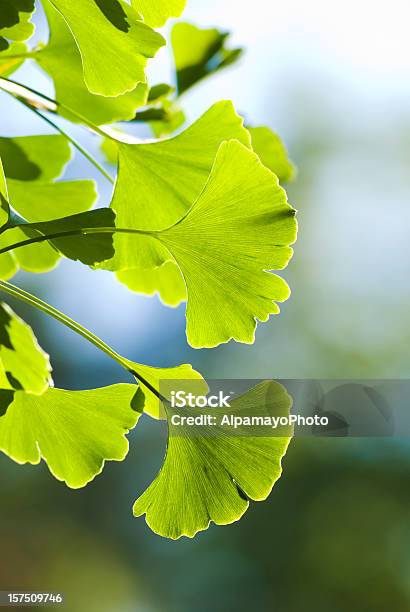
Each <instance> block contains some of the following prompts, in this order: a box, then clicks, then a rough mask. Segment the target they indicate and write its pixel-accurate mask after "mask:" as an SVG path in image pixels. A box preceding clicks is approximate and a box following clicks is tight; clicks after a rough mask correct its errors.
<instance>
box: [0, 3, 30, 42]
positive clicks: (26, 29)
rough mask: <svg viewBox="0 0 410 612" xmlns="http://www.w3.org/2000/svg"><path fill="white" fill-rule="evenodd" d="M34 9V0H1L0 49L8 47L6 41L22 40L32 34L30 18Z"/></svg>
mask: <svg viewBox="0 0 410 612" xmlns="http://www.w3.org/2000/svg"><path fill="white" fill-rule="evenodd" d="M34 9H35V1H34V0H2V3H1V10H0V51H3V50H5V49H8V48H9V44H10V43H9V42H8V41H23V40H27V39H28V38H30V36H32V34H33V32H34V25H33V24H32V23H30V19H31V17H32V14H33V13H34Z"/></svg>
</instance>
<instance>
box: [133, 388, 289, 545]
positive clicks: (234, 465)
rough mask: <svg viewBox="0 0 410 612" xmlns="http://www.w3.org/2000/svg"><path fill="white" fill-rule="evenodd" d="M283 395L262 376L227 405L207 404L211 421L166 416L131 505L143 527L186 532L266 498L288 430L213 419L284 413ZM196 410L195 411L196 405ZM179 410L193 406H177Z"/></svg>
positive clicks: (228, 518) (230, 518)
mask: <svg viewBox="0 0 410 612" xmlns="http://www.w3.org/2000/svg"><path fill="white" fill-rule="evenodd" d="M291 403H292V401H291V398H290V397H289V395H288V394H287V392H286V390H285V389H284V388H283V387H282V386H281V385H279V384H278V383H276V382H274V381H267V382H264V383H261V384H259V385H258V386H256V387H255V388H254V389H251V390H250V391H248V392H247V393H246V394H244V395H243V396H241V397H239V398H237V399H235V400H234V401H232V403H231V407H230V408H229V409H219V408H217V409H213V410H208V414H210V415H213V416H214V417H215V420H216V424H215V425H214V426H213V425H210V426H209V427H206V426H204V427H203V428H200V427H197V428H190V427H188V426H187V427H185V428H184V427H183V426H182V427H181V426H174V425H173V424H172V421H171V419H170V418H168V429H169V433H168V446H167V451H166V456H165V460H164V464H163V466H162V468H161V471H160V472H159V474H158V476H157V477H156V478H155V480H154V481H153V483H152V484H151V485H150V486H149V487H148V489H147V490H146V491H145V493H143V494H142V495H141V497H140V498H139V499H138V500H137V501H136V502H135V504H134V509H133V510H134V515H135V516H141V515H143V514H145V515H146V522H147V524H148V526H149V527H150V528H151V529H152V530H153V531H154V532H155V533H157V534H159V535H161V536H164V537H166V538H172V539H178V538H180V537H181V536H187V537H193V536H194V535H195V534H196V533H198V532H199V531H203V530H205V529H207V528H208V527H209V525H210V523H211V522H213V523H216V524H217V525H227V524H230V523H233V522H235V521H237V520H239V519H240V518H241V516H242V515H243V514H244V512H246V510H247V509H248V507H249V500H254V501H262V500H264V499H266V498H267V497H268V495H269V493H270V492H271V490H272V487H273V485H274V484H275V482H276V481H277V480H278V479H279V477H280V475H281V472H282V467H281V462H282V459H283V456H284V455H285V453H286V450H287V448H288V445H289V442H290V439H291V436H292V429H291V427H289V426H288V427H284V428H282V430H281V432H280V437H279V436H278V435H274V434H273V433H272V434H271V435H267V436H266V437H263V436H258V434H257V433H256V431H255V430H251V432H249V429H248V430H246V428H245V427H239V428H238V429H236V430H235V431H231V430H230V429H229V428H228V427H227V426H226V425H221V420H222V417H223V416H224V414H226V415H230V416H236V417H240V416H241V414H242V413H243V412H245V413H246V414H249V413H252V414H253V415H255V416H276V417H287V416H288V415H289V411H290V407H291ZM202 412H203V411H202ZM183 414H184V416H191V415H192V416H199V415H200V411H198V410H195V409H189V408H185V409H184V412H183Z"/></svg>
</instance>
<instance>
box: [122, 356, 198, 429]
mask: <svg viewBox="0 0 410 612" xmlns="http://www.w3.org/2000/svg"><path fill="white" fill-rule="evenodd" d="M124 364H126V366H127V368H128V370H129V371H130V372H131V373H132V374H133V375H134V376H135V378H136V379H137V381H138V382H139V384H140V388H141V391H142V392H143V394H144V396H145V403H144V412H146V413H147V414H149V415H150V416H151V417H153V418H154V419H159V418H161V419H164V418H166V413H165V409H164V403H163V402H164V400H166V401H169V400H170V395H169V393H168V388H169V383H170V381H171V382H172V381H177V385H178V389H180V390H183V391H185V392H186V393H189V392H195V393H200V392H202V393H203V394H205V393H206V392H207V390H208V385H207V383H206V382H205V381H204V379H203V377H202V375H201V374H200V373H199V372H197V371H196V370H194V369H193V367H192V366H191V364H187V363H184V364H182V365H180V366H176V367H175V368H154V367H152V366H147V365H143V364H141V363H135V362H134V361H129V360H127V359H124ZM164 383H168V384H167V385H166V387H167V388H166V390H164ZM161 391H162V394H161ZM164 393H165V395H164Z"/></svg>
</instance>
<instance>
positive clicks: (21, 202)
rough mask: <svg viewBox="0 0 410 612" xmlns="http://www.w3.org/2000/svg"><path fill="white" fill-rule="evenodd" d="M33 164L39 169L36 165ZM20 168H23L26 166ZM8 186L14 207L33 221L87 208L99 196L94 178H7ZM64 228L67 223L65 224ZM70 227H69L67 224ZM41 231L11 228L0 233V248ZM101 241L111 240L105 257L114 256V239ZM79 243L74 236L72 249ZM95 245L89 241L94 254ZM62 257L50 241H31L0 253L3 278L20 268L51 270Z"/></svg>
mask: <svg viewBox="0 0 410 612" xmlns="http://www.w3.org/2000/svg"><path fill="white" fill-rule="evenodd" d="M34 167H35V168H36V167H37V166H34ZM21 168H22V171H23V168H24V165H22V166H21ZM50 169H51V166H50V167H48V172H50ZM55 171H57V166H55ZM8 187H9V192H10V201H11V202H12V204H13V207H14V209H15V210H17V212H18V213H19V214H20V215H22V217H23V218H25V219H26V220H27V221H29V222H32V223H35V222H39V221H47V220H53V219H55V218H56V217H57V218H59V217H64V216H65V215H67V216H69V215H74V214H76V213H79V212H81V211H86V210H88V209H89V208H91V206H92V205H93V203H94V202H95V199H96V197H97V192H96V189H95V184H94V183H93V181H63V182H59V183H43V182H41V181H33V182H30V184H29V187H28V184H27V182H26V181H20V180H12V179H11V180H9V181H8ZM110 219H112V215H110ZM103 221H104V223H105V222H106V221H107V219H106V218H104V220H103ZM43 228H44V226H43ZM65 228H66V226H64V229H65ZM40 229H41V226H40ZM46 229H47V230H50V231H48V233H53V232H52V231H51V230H53V229H55V228H54V226H49V227H47V228H46ZM67 229H69V228H68V227H67ZM61 230H62V227H61V226H59V231H61ZM38 233H39V232H38V231H36V230H35V228H33V227H32V228H31V229H30V228H23V227H15V228H12V229H8V230H7V231H5V232H3V233H2V234H1V235H0V248H5V247H8V246H11V245H13V244H17V243H19V242H22V241H24V240H27V239H28V238H32V237H34V236H36V235H38ZM80 240H81V239H80ZM94 240H96V238H94ZM83 241H84V239H83ZM83 241H82V243H83ZM99 241H104V242H105V243H107V241H110V242H111V246H109V245H108V246H109V250H105V251H104V256H105V255H107V256H108V257H110V256H112V253H113V250H112V239H111V238H110V237H109V236H105V237H102V236H100V237H99ZM82 243H81V244H82ZM81 244H80V247H81ZM55 246H56V245H55ZM76 246H77V247H78V246H79V244H78V241H77V239H74V238H72V242H71V244H70V248H71V249H75V248H76ZM92 246H93V245H92V243H91V242H89V249H90V254H91V255H92V253H93V249H92V248H91V247H92ZM87 252H88V249H87ZM59 259H60V255H59V253H58V251H57V250H56V249H55V248H53V247H52V246H51V245H50V244H48V243H47V242H44V243H41V244H32V245H29V246H25V247H22V248H19V249H16V250H15V251H9V252H7V253H3V254H1V255H0V278H3V279H8V278H11V277H12V276H13V275H14V274H15V273H16V272H17V271H18V269H19V268H20V267H21V268H22V269H23V270H26V271H28V272H48V271H50V270H52V269H53V268H54V267H55V266H56V265H57V263H58V261H59ZM103 259H104V258H103ZM103 259H102V260H103ZM102 260H100V261H102Z"/></svg>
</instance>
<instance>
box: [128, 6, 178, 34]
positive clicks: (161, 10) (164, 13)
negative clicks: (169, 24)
mask: <svg viewBox="0 0 410 612" xmlns="http://www.w3.org/2000/svg"><path fill="white" fill-rule="evenodd" d="M132 5H133V6H134V7H135V9H136V10H137V11H138V12H139V13H141V15H142V16H143V18H144V21H145V23H147V24H148V25H150V26H152V27H153V28H160V27H161V26H163V25H164V23H165V22H166V21H168V19H169V18H170V17H180V15H182V12H183V10H184V8H185V5H186V0H155V2H153V1H152V0H132Z"/></svg>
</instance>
